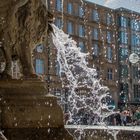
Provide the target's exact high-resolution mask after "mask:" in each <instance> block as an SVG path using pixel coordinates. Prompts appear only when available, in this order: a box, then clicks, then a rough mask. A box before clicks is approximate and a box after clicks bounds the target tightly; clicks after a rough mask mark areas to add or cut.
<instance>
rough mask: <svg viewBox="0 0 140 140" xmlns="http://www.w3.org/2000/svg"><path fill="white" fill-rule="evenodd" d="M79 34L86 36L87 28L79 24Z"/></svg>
mask: <svg viewBox="0 0 140 140" xmlns="http://www.w3.org/2000/svg"><path fill="white" fill-rule="evenodd" d="M79 36H80V37H84V36H85V28H84V26H83V25H79Z"/></svg>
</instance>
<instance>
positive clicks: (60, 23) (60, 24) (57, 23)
mask: <svg viewBox="0 0 140 140" xmlns="http://www.w3.org/2000/svg"><path fill="white" fill-rule="evenodd" d="M55 25H56V26H57V27H58V28H59V29H61V28H62V19H61V18H56V20H55Z"/></svg>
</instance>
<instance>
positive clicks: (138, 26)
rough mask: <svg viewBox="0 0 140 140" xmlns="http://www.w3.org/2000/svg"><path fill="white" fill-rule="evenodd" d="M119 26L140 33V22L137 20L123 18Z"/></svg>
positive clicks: (119, 21)
mask: <svg viewBox="0 0 140 140" xmlns="http://www.w3.org/2000/svg"><path fill="white" fill-rule="evenodd" d="M118 24H119V26H121V27H124V28H127V27H130V28H131V29H132V30H135V31H140V21H139V20H136V19H130V18H126V17H123V16H121V17H119V18H118Z"/></svg>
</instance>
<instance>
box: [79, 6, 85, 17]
mask: <svg viewBox="0 0 140 140" xmlns="http://www.w3.org/2000/svg"><path fill="white" fill-rule="evenodd" d="M78 14H79V17H83V15H84V10H83V8H82V7H81V6H79V7H78Z"/></svg>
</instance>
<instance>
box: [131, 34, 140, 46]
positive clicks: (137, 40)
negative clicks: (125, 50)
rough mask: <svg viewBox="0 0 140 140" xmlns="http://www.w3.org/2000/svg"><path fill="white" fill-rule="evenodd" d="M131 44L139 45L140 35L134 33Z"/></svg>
mask: <svg viewBox="0 0 140 140" xmlns="http://www.w3.org/2000/svg"><path fill="white" fill-rule="evenodd" d="M131 45H132V46H139V45H140V35H137V34H132V36H131Z"/></svg>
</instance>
